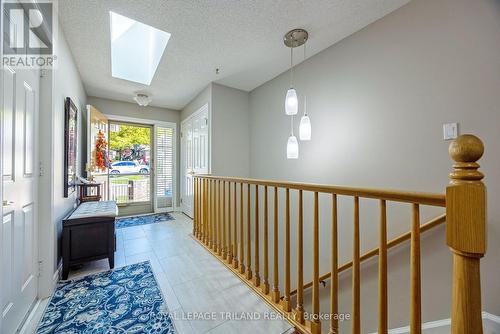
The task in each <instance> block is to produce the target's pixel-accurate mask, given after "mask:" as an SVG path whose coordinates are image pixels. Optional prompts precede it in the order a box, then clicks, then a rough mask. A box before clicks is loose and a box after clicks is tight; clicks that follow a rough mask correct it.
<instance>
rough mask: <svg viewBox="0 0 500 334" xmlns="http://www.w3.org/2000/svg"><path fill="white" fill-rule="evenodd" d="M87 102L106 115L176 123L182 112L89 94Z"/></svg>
mask: <svg viewBox="0 0 500 334" xmlns="http://www.w3.org/2000/svg"><path fill="white" fill-rule="evenodd" d="M87 102H88V104H90V105H93V106H94V107H96V108H97V110H99V111H100V112H102V113H103V114H106V115H118V116H124V117H135V118H144V119H148V120H156V121H163V122H172V123H176V124H178V123H179V121H180V112H179V111H178V110H172V109H167V108H158V107H149V106H148V107H141V106H139V105H138V104H137V103H129V102H123V101H116V100H110V99H103V98H100V97H94V96H89V98H88V101H87Z"/></svg>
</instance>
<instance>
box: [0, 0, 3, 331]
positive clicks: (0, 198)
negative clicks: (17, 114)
mask: <svg viewBox="0 0 500 334" xmlns="http://www.w3.org/2000/svg"><path fill="white" fill-rule="evenodd" d="M0 15H3V5H2V6H0ZM2 26H3V24H2ZM0 33H1V34H2V36H3V28H0ZM0 44H1V45H0V55H3V50H2V49H1V48H2V47H3V43H0ZM0 82H1V83H2V84H3V68H2V69H1V70H0ZM0 108H3V89H0ZM0 129H2V135H1V136H0V202H1V203H2V206H0V217H2V220H1V221H0V240H3V223H2V222H3V152H2V151H3V112H0ZM2 252H3V247H0V259H3V254H2ZM0 286H3V283H2V275H0ZM0 305H3V294H2V291H1V290H0ZM2 318H3V317H0V328H2Z"/></svg>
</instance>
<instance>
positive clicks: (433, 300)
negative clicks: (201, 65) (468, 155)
mask: <svg viewBox="0 0 500 334" xmlns="http://www.w3.org/2000/svg"><path fill="white" fill-rule="evenodd" d="M498 36H500V2H498V1H494V0H476V1H469V0H414V1H412V2H410V3H409V4H408V5H406V6H404V7H402V8H401V9H399V10H396V11H395V12H393V13H392V14H390V15H388V16H386V17H384V18H382V19H381V20H379V21H377V22H375V23H373V24H371V25H369V26H368V27H366V28H365V29H363V30H361V31H360V32H358V33H355V34H354V35H352V36H350V37H348V38H346V39H344V40H343V41H341V42H339V43H338V44H336V45H334V46H332V47H330V48H329V49H327V50H325V51H323V52H321V53H319V54H317V55H316V56H314V57H312V58H310V59H308V60H307V61H306V62H304V63H302V64H301V65H299V66H298V67H297V68H296V72H295V81H296V84H295V86H296V88H297V91H298V92H299V98H300V100H301V101H303V94H304V93H305V94H307V102H308V112H309V115H310V117H311V121H312V127H313V135H312V141H311V142H305V143H300V159H298V160H287V159H286V151H285V148H286V141H287V137H288V135H289V127H290V123H289V118H288V117H287V116H285V115H284V110H283V98H284V95H285V92H286V89H287V85H288V83H289V76H288V73H284V74H282V75H280V76H278V77H276V78H275V79H273V80H271V81H269V82H267V83H265V84H264V85H262V86H260V87H258V88H257V89H255V90H254V91H252V92H251V94H250V137H251V142H250V172H251V176H252V177H255V178H266V179H287V180H294V181H305V182H320V183H329V184H340V185H349V186H366V187H383V188H396V189H407V190H422V191H433V192H439V193H443V192H444V189H445V187H446V184H447V183H448V173H449V171H450V170H451V166H452V162H451V161H450V158H449V157H448V153H447V147H448V144H449V143H448V142H444V141H443V140H442V125H443V123H446V122H459V123H460V132H461V133H473V134H476V135H478V136H480V137H481V138H482V139H483V141H484V143H485V145H486V152H485V156H484V158H483V159H482V160H481V161H480V164H481V165H482V167H481V169H482V171H483V172H484V173H485V174H486V179H485V182H486V184H487V186H488V199H489V201H488V203H489V205H488V210H489V211H488V215H489V219H488V233H489V243H488V245H489V249H488V254H487V255H486V257H485V258H484V260H483V261H482V284H483V309H484V310H486V311H488V312H490V313H493V314H500V299H499V298H498V296H499V295H500V283H499V281H498V279H497V278H498V277H500V262H499V261H500V260H499V258H498V254H500V246H499V244H498V242H496V240H497V238H498V237H500V228H499V223H500V207H499V206H498V205H496V203H498V202H499V201H500V174H499V173H498V171H499V170H500V157H499V155H498V154H497V152H498V151H499V150H500V131H499V126H498V124H499V122H500V115H499V110H498V108H499V106H500V94H499V93H498V90H499V87H500V57H499V56H498V55H499V54H500V44H499V43H498V40H499V39H498ZM311 38H312V39H314V32H311ZM283 61H286V59H284V60H283ZM295 124H296V128H295V129H296V131H297V132H298V127H297V125H298V122H297V121H296V123H295ZM376 204H377V203H371V204H370V203H368V201H362V202H361V207H362V210H363V212H362V213H361V228H362V230H361V233H362V252H363V251H366V250H367V249H369V248H371V247H373V246H375V245H376V242H377V237H376V236H377V235H378V232H377V217H378V214H377V207H376ZM339 205H340V209H341V212H340V240H341V242H340V247H341V249H340V253H341V254H340V257H341V263H342V262H343V261H346V260H349V258H350V256H351V255H350V254H351V239H352V230H351V224H352V223H351V222H352V203H351V201H345V200H343V201H342V202H340V203H339ZM320 206H321V207H322V208H323V209H322V211H321V217H322V220H321V233H322V238H321V245H322V247H321V252H322V258H321V263H322V266H321V268H322V269H321V271H322V273H323V272H327V271H328V261H329V260H328V259H329V257H328V249H329V244H328V242H326V240H327V239H328V237H327V235H328V233H329V225H330V222H329V216H330V213H329V210H330V209H329V206H328V202H327V199H323V200H322V202H321V203H320ZM309 209H310V208H309ZM309 209H307V210H309ZM307 210H306V213H307V214H308V215H309V216H308V217H309V220H308V221H307V224H306V230H310V228H311V226H310V223H311V219H310V218H311V217H312V215H311V211H310V210H309V211H307ZM391 212H392V213H391V214H390V217H389V218H390V223H389V229H390V232H389V234H390V236H395V235H397V234H400V233H402V232H404V231H407V230H408V229H409V222H410V209H409V208H408V207H404V208H399V207H398V208H391ZM432 214H434V213H428V214H426V216H432ZM292 222H293V225H292V231H294V229H295V228H294V227H295V220H292ZM293 236H294V235H293V232H292V237H293ZM306 237H307V240H306V249H310V246H311V244H310V235H307V236H306ZM292 246H293V245H292ZM292 249H293V247H292ZM422 251H423V264H422V269H423V278H422V279H423V291H422V293H423V320H424V321H430V320H438V319H443V318H448V317H449V310H450V306H449V304H450V301H451V287H450V285H451V256H450V252H449V250H448V248H447V247H446V246H445V240H444V229H443V228H442V227H441V228H438V229H436V230H433V231H432V232H429V233H428V234H426V235H425V236H424V238H423V240H422ZM308 258H309V257H308V255H307V256H306V259H308ZM408 259H409V253H408V247H407V246H403V247H399V248H398V249H397V250H395V251H391V256H390V258H389V268H390V274H389V283H390V289H389V290H390V296H389V297H390V303H389V306H390V318H389V321H390V325H391V327H400V326H404V325H407V324H408V316H407V315H408V305H409V301H408V291H409V290H408V282H409V273H408V271H409V268H408V262H409V261H408ZM306 262H307V263H306V266H310V263H309V261H306ZM293 270H294V269H293V267H292V272H294V271H293ZM376 270H377V265H376V261H372V262H370V263H369V264H365V265H364V266H363V271H362V297H361V300H362V318H363V327H362V332H368V331H375V330H376V324H377V321H376V314H377V293H376V291H377V288H376V287H377V275H376ZM340 286H341V288H343V292H342V294H341V297H340V309H341V311H344V312H349V311H350V304H351V301H350V276H349V274H347V275H344V276H343V278H342V279H341V281H340ZM327 305H328V304H327V299H326V298H324V299H323V300H322V305H321V306H322V310H327ZM344 325H346V326H347V327H348V326H349V325H348V324H344ZM347 327H344V328H343V329H344V330H345V329H346V328H347Z"/></svg>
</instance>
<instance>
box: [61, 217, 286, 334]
mask: <svg viewBox="0 0 500 334" xmlns="http://www.w3.org/2000/svg"><path fill="white" fill-rule="evenodd" d="M173 217H174V218H175V219H174V220H171V221H168V222H161V223H158V224H151V225H143V226H134V227H127V228H124V229H120V230H117V235H116V236H117V252H116V254H115V265H116V266H123V265H128V264H132V263H136V262H141V261H145V260H149V261H150V262H151V265H152V267H153V271H154V273H155V276H156V279H157V281H158V283H159V285H160V287H161V290H162V292H163V296H164V298H165V301H166V303H167V306H168V308H169V310H170V312H171V313H172V314H173V317H174V322H175V326H176V328H177V331H178V333H179V334H192V333H194V334H202V333H207V334H215V333H217V334H219V333H220V334H231V333H238V334H245V333H252V334H258V333H263V334H264V333H265V334H282V333H293V332H294V331H293V329H292V327H291V325H290V324H289V323H288V322H286V321H283V320H267V319H263V318H264V317H266V316H267V315H270V314H274V313H272V310H271V308H269V306H267V304H266V303H265V302H264V301H262V300H261V299H260V298H259V297H258V296H257V295H256V294H255V293H254V292H253V291H252V290H251V289H250V288H249V287H247V286H246V285H245V284H244V283H243V282H241V281H240V280H239V279H238V278H237V277H236V276H234V274H233V273H232V272H230V271H229V270H228V269H226V268H225V267H224V265H222V264H221V263H220V262H219V261H218V260H217V259H215V258H214V257H213V256H212V255H210V254H209V253H208V252H207V251H206V250H205V249H204V248H203V247H202V246H200V245H199V244H198V242H196V241H195V240H194V239H193V238H192V237H191V233H192V221H191V220H190V219H189V218H187V217H186V216H184V215H183V214H180V213H174V214H173ZM102 270H108V263H107V260H102V261H95V262H93V263H89V264H87V265H85V266H84V267H82V268H81V269H79V270H76V271H72V272H71V273H70V279H71V278H75V277H79V276H82V275H87V274H89V273H93V272H97V271H102ZM205 312H207V313H208V312H216V315H217V316H216V318H214V319H203V320H195V319H188V318H190V317H193V316H199V315H206V313H205ZM220 312H230V313H231V314H234V315H237V316H239V317H241V316H242V315H246V313H245V314H242V313H240V312H258V315H259V316H260V317H261V319H259V320H255V319H254V320H248V319H245V320H241V318H240V319H232V317H227V316H222V315H221V313H220Z"/></svg>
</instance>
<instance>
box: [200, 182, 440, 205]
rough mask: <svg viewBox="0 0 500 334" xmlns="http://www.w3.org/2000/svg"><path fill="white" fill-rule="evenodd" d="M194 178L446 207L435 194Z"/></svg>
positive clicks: (294, 183)
mask: <svg viewBox="0 0 500 334" xmlns="http://www.w3.org/2000/svg"><path fill="white" fill-rule="evenodd" d="M194 177H198V178H204V179H212V180H225V181H230V182H239V183H244V184H249V185H250V184H252V185H253V184H257V185H261V186H268V187H277V188H285V189H294V190H304V191H311V192H318V193H327V194H337V195H345V196H352V197H360V198H374V199H384V200H386V201H392V202H404V203H417V204H421V205H430V206H441V207H445V206H446V198H445V195H444V194H436V193H425V192H414V191H400V190H386V189H373V188H356V187H344V186H336V185H326V184H316V183H301V182H290V181H272V180H259V179H248V178H239V177H227V176H214V175H209V174H197V175H194Z"/></svg>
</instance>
